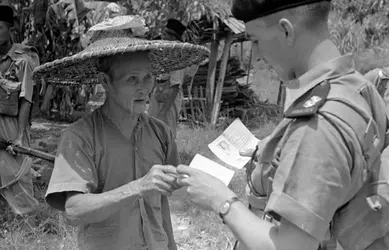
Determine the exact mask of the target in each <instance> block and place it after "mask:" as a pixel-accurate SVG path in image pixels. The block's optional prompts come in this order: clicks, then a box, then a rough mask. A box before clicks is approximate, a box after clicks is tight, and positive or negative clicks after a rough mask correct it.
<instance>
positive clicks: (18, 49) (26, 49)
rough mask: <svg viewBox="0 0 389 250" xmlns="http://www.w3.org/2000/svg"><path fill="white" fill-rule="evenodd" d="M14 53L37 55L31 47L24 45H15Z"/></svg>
mask: <svg viewBox="0 0 389 250" xmlns="http://www.w3.org/2000/svg"><path fill="white" fill-rule="evenodd" d="M15 46H16V48H15V52H16V53H31V52H33V53H36V54H38V50H37V49H36V48H35V47H33V46H28V45H24V44H21V43H15Z"/></svg>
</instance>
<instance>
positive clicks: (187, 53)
mask: <svg viewBox="0 0 389 250" xmlns="http://www.w3.org/2000/svg"><path fill="white" fill-rule="evenodd" d="M140 19H141V18H140V17H138V16H119V17H115V18H112V19H109V20H106V21H105V22H103V23H100V24H97V25H95V26H94V27H92V28H91V29H90V30H92V31H97V32H98V35H97V36H96V38H95V41H94V42H92V43H91V44H90V45H89V46H88V47H87V48H85V49H84V50H83V51H81V52H79V53H77V54H75V55H73V56H68V57H64V58H62V59H58V60H55V61H52V62H48V63H45V64H43V65H41V66H39V67H37V68H35V70H34V79H35V81H37V82H38V83H39V82H42V81H43V82H44V83H47V84H65V85H73V84H97V83H101V78H99V77H98V75H99V74H98V73H99V71H98V61H99V60H98V59H99V58H101V57H106V56H112V55H117V54H124V53H129V52H138V51H148V56H149V59H150V61H151V64H152V73H153V74H155V75H157V74H161V73H167V72H171V71H174V70H179V69H183V68H186V67H188V66H191V65H194V64H200V63H202V62H204V61H205V60H206V59H207V58H208V55H209V50H208V49H207V48H206V47H204V46H199V45H194V44H190V43H182V42H173V41H163V40H146V39H142V38H137V37H135V35H136V34H137V33H142V32H140V30H142V28H144V27H140V26H139V20H140ZM143 33H144V32H143ZM129 56H131V54H129Z"/></svg>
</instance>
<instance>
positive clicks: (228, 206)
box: [219, 196, 239, 224]
mask: <svg viewBox="0 0 389 250" xmlns="http://www.w3.org/2000/svg"><path fill="white" fill-rule="evenodd" d="M237 201H239V199H238V197H236V196H234V197H232V198H230V199H228V200H226V201H225V202H224V203H223V204H222V205H221V207H220V210H219V216H220V218H221V219H222V220H223V223H224V224H225V222H224V217H225V216H226V215H227V214H228V212H229V211H230V209H231V205H232V204H233V203H235V202H237Z"/></svg>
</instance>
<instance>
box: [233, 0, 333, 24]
mask: <svg viewBox="0 0 389 250" xmlns="http://www.w3.org/2000/svg"><path fill="white" fill-rule="evenodd" d="M324 1H325V2H331V0H233V3H232V10H231V11H232V14H233V15H234V17H235V18H236V19H238V20H241V21H243V22H249V21H251V20H254V19H257V18H260V17H264V16H267V15H270V14H273V13H276V12H280V11H283V10H286V9H292V8H295V7H299V6H302V5H308V4H311V3H318V2H324Z"/></svg>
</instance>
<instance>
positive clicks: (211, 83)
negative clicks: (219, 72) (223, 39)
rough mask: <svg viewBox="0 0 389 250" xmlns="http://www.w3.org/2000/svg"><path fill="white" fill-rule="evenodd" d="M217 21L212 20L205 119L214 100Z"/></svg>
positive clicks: (208, 115) (217, 43)
mask: <svg viewBox="0 0 389 250" xmlns="http://www.w3.org/2000/svg"><path fill="white" fill-rule="evenodd" d="M218 26H219V23H218V19H217V18H215V19H214V20H213V32H214V33H213V35H212V42H211V55H210V58H209V63H208V74H207V85H206V86H207V88H206V117H207V119H208V118H209V117H210V115H211V111H212V103H213V98H214V91H215V76H216V68H217V55H218V48H219V39H218V37H217V35H216V33H217V31H218Z"/></svg>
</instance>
